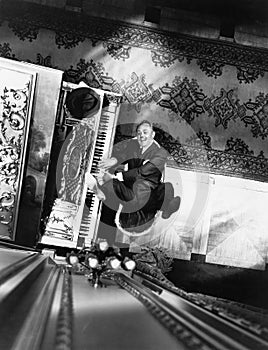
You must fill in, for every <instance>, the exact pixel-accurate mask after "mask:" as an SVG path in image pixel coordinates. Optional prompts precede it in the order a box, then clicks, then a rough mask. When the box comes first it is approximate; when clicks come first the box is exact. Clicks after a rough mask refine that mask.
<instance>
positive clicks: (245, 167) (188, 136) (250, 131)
mask: <svg viewBox="0 0 268 350" xmlns="http://www.w3.org/2000/svg"><path fill="white" fill-rule="evenodd" d="M0 56H2V57H6V58H11V59H15V60H23V61H28V62H32V63H35V64H39V65H43V66H48V67H53V68H57V69H60V70H63V71H64V79H65V80H66V81H70V82H75V83H79V82H80V81H84V82H85V83H87V84H88V85H90V86H92V87H98V88H102V89H105V90H109V91H113V92H118V93H121V94H122V95H123V104H122V108H121V113H120V117H119V127H118V133H117V139H118V140H120V138H124V137H129V136H130V135H131V134H132V132H133V127H132V126H133V123H136V122H137V121H139V120H141V119H145V118H146V119H151V120H152V121H153V122H154V123H155V125H156V127H157V129H158V130H159V133H158V138H159V142H161V143H162V144H163V146H164V147H165V148H166V149H168V151H169V152H170V163H171V164H172V165H173V166H175V167H179V168H181V169H186V170H187V169H189V170H196V171H206V172H210V173H215V174H223V175H231V176H237V177H243V178H249V179H255V180H260V181H266V182H267V181H268V147H267V139H268V84H267V81H268V72H267V71H268V50H265V49H263V50H261V49H256V48H254V49H253V48H250V47H247V46H242V45H236V44H234V43H227V42H222V41H215V40H208V39H200V37H199V38H195V37H191V36H185V35H179V34H174V33H169V32H163V31H161V32H160V31H157V30H153V29H149V28H145V27H139V26H136V25H130V24H126V23H123V22H122V23H120V22H115V21H111V20H104V19H98V18H93V17H88V16H87V17H85V16H83V15H81V14H76V13H67V12H66V13H63V12H62V11H60V10H58V9H49V8H46V7H41V6H38V5H34V4H31V5H30V4H25V3H24V4H22V3H19V6H14V2H12V5H8V4H5V5H4V4H2V10H1V14H0Z"/></svg>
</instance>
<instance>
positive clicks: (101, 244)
mask: <svg viewBox="0 0 268 350" xmlns="http://www.w3.org/2000/svg"><path fill="white" fill-rule="evenodd" d="M99 248H100V250H101V251H102V252H106V250H107V249H108V248H109V244H108V242H107V241H106V240H103V241H100V242H99Z"/></svg>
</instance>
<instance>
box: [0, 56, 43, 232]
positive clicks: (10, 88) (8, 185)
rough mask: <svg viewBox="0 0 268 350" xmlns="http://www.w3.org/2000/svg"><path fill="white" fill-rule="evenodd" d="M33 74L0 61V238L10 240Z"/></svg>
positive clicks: (20, 186) (18, 66)
mask: <svg viewBox="0 0 268 350" xmlns="http://www.w3.org/2000/svg"><path fill="white" fill-rule="evenodd" d="M35 83H36V73H35V72H33V71H31V70H30V69H29V68H27V67H25V66H24V65H22V64H19V63H17V62H15V63H14V62H13V61H9V60H6V59H3V58H1V59H0V211H1V213H0V237H4V238H8V239H14V236H15V230H16V226H17V216H18V207H19V202H20V197H21V188H22V179H23V174H24V170H25V157H26V147H27V141H28V133H29V127H30V120H31V115H32V107H33V96H34V88H35Z"/></svg>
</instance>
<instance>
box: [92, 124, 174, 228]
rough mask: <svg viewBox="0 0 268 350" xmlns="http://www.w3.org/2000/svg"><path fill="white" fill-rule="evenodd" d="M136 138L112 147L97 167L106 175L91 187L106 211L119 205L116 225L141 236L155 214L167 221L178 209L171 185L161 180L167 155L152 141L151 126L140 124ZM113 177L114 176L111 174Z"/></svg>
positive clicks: (115, 209) (153, 135)
mask: <svg viewBox="0 0 268 350" xmlns="http://www.w3.org/2000/svg"><path fill="white" fill-rule="evenodd" d="M136 134H137V137H136V138H134V139H131V140H128V141H124V142H122V143H120V144H117V145H115V147H114V151H113V154H112V157H111V158H108V159H105V160H103V161H102V162H101V163H100V168H103V169H104V170H105V171H106V172H105V173H104V175H103V178H102V181H103V182H104V184H103V185H102V186H95V189H96V190H97V192H98V195H99V196H100V198H101V196H102V193H103V197H102V198H105V201H104V204H105V206H106V207H109V208H110V209H112V210H114V211H117V209H118V205H119V204H122V211H121V213H120V224H121V226H122V227H123V228H124V229H128V230H130V231H131V230H132V231H139V232H142V231H143V230H145V229H146V228H148V227H150V226H151V224H152V222H153V220H154V218H155V215H156V213H157V211H159V210H162V211H163V213H162V217H163V218H164V219H167V218H169V217H170V215H171V214H172V213H174V212H175V211H177V210H178V209H179V206H180V197H178V196H177V197H175V198H174V189H173V186H172V184H171V183H162V182H161V178H162V175H163V171H164V168H165V164H166V161H167V157H168V153H167V152H166V150H165V149H164V148H163V147H161V146H160V145H159V144H158V143H157V142H156V141H155V140H154V137H155V132H154V130H153V127H152V124H151V123H150V122H149V121H147V120H144V121H142V122H141V123H140V124H139V125H138V126H137V128H136ZM113 173H114V174H113Z"/></svg>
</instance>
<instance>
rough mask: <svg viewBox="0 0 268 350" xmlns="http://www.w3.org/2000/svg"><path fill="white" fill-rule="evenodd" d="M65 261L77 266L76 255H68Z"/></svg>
mask: <svg viewBox="0 0 268 350" xmlns="http://www.w3.org/2000/svg"><path fill="white" fill-rule="evenodd" d="M67 260H68V262H69V264H71V265H77V264H78V262H79V260H78V257H77V256H76V255H70V256H69V257H68V259H67Z"/></svg>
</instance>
